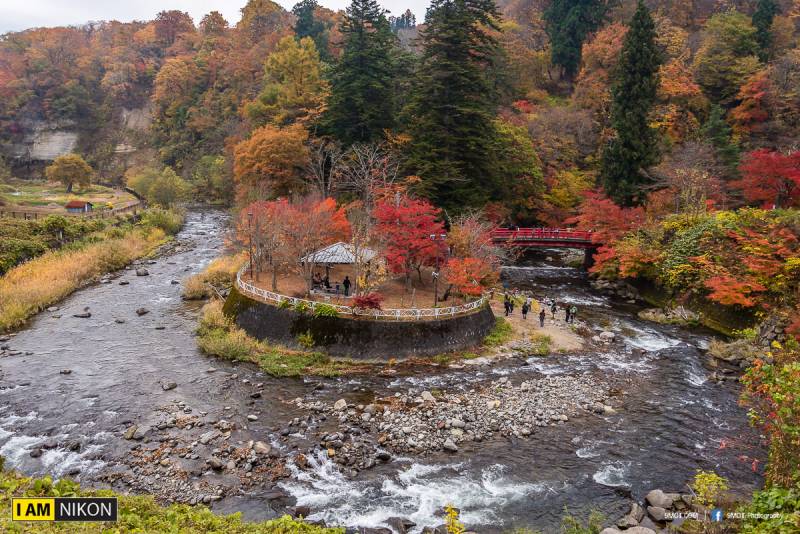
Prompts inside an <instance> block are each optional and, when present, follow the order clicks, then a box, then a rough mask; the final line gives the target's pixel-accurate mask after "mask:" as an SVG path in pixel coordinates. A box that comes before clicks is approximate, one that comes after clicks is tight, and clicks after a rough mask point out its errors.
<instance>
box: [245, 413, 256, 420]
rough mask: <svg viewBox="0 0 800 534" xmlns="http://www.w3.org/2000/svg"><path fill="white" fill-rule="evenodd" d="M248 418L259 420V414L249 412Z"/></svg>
mask: <svg viewBox="0 0 800 534" xmlns="http://www.w3.org/2000/svg"><path fill="white" fill-rule="evenodd" d="M247 420H248V421H258V416H257V415H255V414H252V413H251V414H249V415H248V416H247Z"/></svg>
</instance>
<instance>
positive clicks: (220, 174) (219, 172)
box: [191, 155, 233, 201]
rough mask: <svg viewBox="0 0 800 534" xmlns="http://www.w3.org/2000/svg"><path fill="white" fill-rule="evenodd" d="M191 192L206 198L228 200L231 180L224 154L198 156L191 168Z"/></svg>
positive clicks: (231, 192)
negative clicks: (198, 158)
mask: <svg viewBox="0 0 800 534" xmlns="http://www.w3.org/2000/svg"><path fill="white" fill-rule="evenodd" d="M191 181H192V184H191V185H192V188H193V194H195V195H197V196H198V197H200V198H206V199H208V200H223V201H230V200H231V199H232V196H233V180H232V179H231V177H230V171H229V165H228V163H227V161H226V160H225V157H224V156H214V155H207V156H203V157H202V158H200V160H199V161H198V162H197V165H195V167H194V169H193V170H192V180H191Z"/></svg>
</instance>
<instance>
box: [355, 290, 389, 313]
mask: <svg viewBox="0 0 800 534" xmlns="http://www.w3.org/2000/svg"><path fill="white" fill-rule="evenodd" d="M381 302H383V295H381V294H380V293H369V294H367V295H359V296H357V297H355V298H354V299H353V308H356V309H359V310H380V309H381Z"/></svg>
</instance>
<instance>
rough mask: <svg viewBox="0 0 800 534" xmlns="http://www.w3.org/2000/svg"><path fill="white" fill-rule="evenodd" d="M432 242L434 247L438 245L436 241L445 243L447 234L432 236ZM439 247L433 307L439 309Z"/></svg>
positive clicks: (434, 273)
mask: <svg viewBox="0 0 800 534" xmlns="http://www.w3.org/2000/svg"><path fill="white" fill-rule="evenodd" d="M430 238H431V241H433V243H434V246H435V245H436V241H439V240H441V241H442V242H444V240H445V239H447V234H431V235H430ZM439 257H440V256H439V247H438V246H437V247H436V270H435V271H433V307H434V308H437V307H439Z"/></svg>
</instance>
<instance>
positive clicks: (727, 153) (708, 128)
mask: <svg viewBox="0 0 800 534" xmlns="http://www.w3.org/2000/svg"><path fill="white" fill-rule="evenodd" d="M700 134H701V135H702V136H703V138H704V139H705V140H706V141H708V142H709V143H711V145H712V146H713V147H714V151H715V153H716V156H717V160H718V161H719V163H720V164H721V165H722V166H723V167H724V168H725V171H726V174H727V175H728V177H736V176H738V168H739V156H740V150H739V145H738V144H736V143H735V142H734V141H733V139H732V135H731V127H730V125H728V122H727V121H726V120H725V111H724V110H723V109H722V107H721V106H719V105H714V106H713V107H712V108H711V113H709V115H708V119H707V120H706V122H705V124H703V128H702V129H701V130H700Z"/></svg>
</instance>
